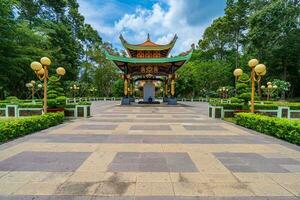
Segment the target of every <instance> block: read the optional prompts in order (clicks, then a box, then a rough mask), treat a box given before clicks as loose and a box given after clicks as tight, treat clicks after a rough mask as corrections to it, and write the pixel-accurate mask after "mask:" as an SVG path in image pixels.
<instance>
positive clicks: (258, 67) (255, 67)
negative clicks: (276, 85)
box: [233, 59, 267, 113]
mask: <svg viewBox="0 0 300 200" xmlns="http://www.w3.org/2000/svg"><path fill="white" fill-rule="evenodd" d="M248 66H249V67H250V68H251V76H250V78H249V79H248V80H246V81H242V80H240V77H241V76H242V74H243V70H242V69H239V68H238V69H235V70H234V72H233V74H234V76H235V77H237V79H238V80H239V81H241V82H244V83H245V82H249V81H251V112H252V113H254V93H255V82H260V80H261V77H262V76H264V75H265V74H266V73H267V70H266V66H265V65H264V64H259V61H258V60H257V59H251V60H250V61H249V62H248ZM256 76H257V77H256Z"/></svg>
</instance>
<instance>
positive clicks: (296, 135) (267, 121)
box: [235, 113, 300, 145]
mask: <svg viewBox="0 0 300 200" xmlns="http://www.w3.org/2000/svg"><path fill="white" fill-rule="evenodd" d="M235 119H236V123H237V124H238V125H241V126H244V127H246V128H250V129H253V130H256V131H258V132H260V133H265V134H268V135H272V136H275V137H277V138H280V139H283V140H286V141H288V142H291V143H294V144H297V145H300V121H299V120H289V119H281V118H276V117H268V116H263V115H259V114H253V113H237V114H236V115H235Z"/></svg>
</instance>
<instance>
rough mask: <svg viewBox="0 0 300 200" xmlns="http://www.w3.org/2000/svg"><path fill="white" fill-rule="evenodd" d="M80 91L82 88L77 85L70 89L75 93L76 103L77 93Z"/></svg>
mask: <svg viewBox="0 0 300 200" xmlns="http://www.w3.org/2000/svg"><path fill="white" fill-rule="evenodd" d="M79 89H80V87H79V86H77V85H75V84H74V85H73V86H71V87H70V90H72V92H73V98H74V101H75V97H76V92H77V91H79Z"/></svg>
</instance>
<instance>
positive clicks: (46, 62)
mask: <svg viewBox="0 0 300 200" xmlns="http://www.w3.org/2000/svg"><path fill="white" fill-rule="evenodd" d="M50 64H51V60H50V59H49V58H47V57H42V58H41V60H40V62H37V61H34V62H32V63H31V64H30V67H31V69H32V70H33V71H34V73H35V74H36V75H37V77H38V78H39V79H40V80H41V81H42V80H43V81H44V108H43V109H44V113H47V81H48V79H49V75H48V69H49V67H50ZM56 73H57V75H58V76H59V79H60V78H61V77H62V76H63V75H65V73H66V70H65V69H64V68H63V67H58V68H57V69H56ZM59 79H58V80H59Z"/></svg>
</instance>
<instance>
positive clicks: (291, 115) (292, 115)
mask: <svg viewBox="0 0 300 200" xmlns="http://www.w3.org/2000/svg"><path fill="white" fill-rule="evenodd" d="M255 111H256V112H258V113H262V114H265V115H268V116H273V117H278V118H288V119H300V110H291V109H290V108H289V107H281V106H279V107H278V109H270V110H262V109H261V110H255ZM236 112H240V111H239V110H233V109H224V108H223V106H212V105H209V107H208V115H209V117H211V118H216V119H218V118H219V119H223V118H227V117H234V113H236Z"/></svg>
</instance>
